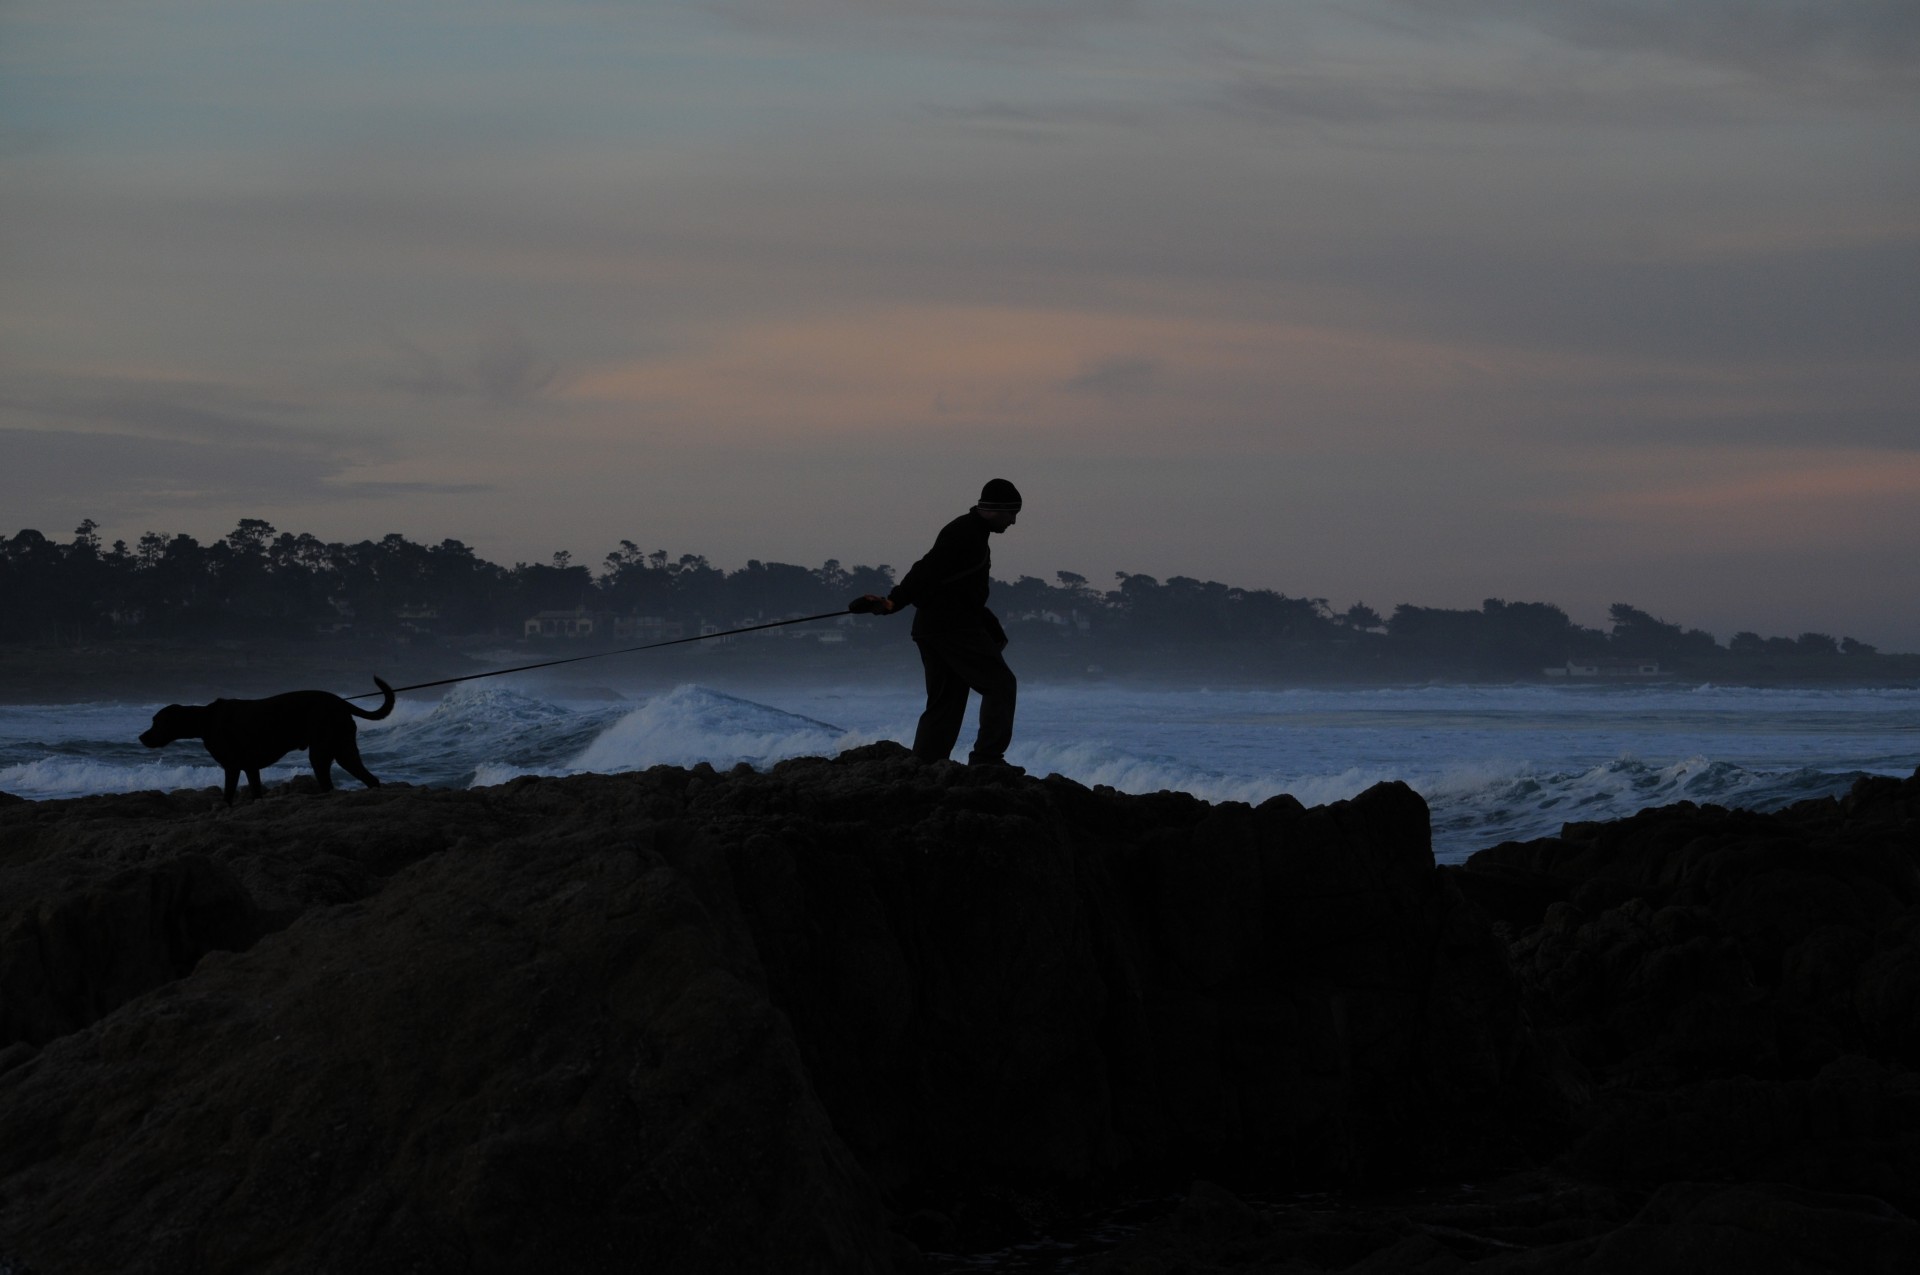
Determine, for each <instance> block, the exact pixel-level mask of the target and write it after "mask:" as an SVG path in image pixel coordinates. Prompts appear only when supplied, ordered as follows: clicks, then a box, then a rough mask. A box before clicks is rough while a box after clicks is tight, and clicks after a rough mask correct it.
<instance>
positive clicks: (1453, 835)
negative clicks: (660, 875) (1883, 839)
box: [0, 678, 1920, 862]
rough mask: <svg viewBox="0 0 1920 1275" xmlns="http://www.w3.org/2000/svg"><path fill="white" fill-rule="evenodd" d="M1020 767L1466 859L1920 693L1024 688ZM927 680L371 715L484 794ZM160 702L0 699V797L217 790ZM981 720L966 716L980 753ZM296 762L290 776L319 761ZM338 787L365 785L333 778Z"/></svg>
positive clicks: (494, 698)
mask: <svg viewBox="0 0 1920 1275" xmlns="http://www.w3.org/2000/svg"><path fill="white" fill-rule="evenodd" d="M1020 695H1021V698H1020V711H1019V717H1018V721H1017V724H1016V728H1015V740H1014V746H1013V748H1012V749H1011V750H1010V752H1009V754H1008V757H1009V760H1011V761H1013V762H1016V763H1018V764H1019V765H1022V766H1024V767H1026V768H1027V770H1028V772H1029V773H1031V774H1035V775H1045V774H1048V773H1051V772H1058V773H1060V774H1062V775H1066V776H1068V777H1069V778H1072V779H1075V780H1078V781H1079V782H1081V783H1084V784H1089V785H1091V784H1108V785H1111V786H1112V787H1114V788H1117V789H1120V790H1121V791H1124V792H1154V791H1159V790H1163V789H1171V790H1176V791H1182V792H1190V793H1193V794H1194V795H1196V796H1198V797H1202V798H1206V799H1208V800H1213V801H1223V800H1230V801H1245V802H1260V801H1264V800H1265V799H1267V798H1268V797H1271V796H1273V795H1275V794H1277V793H1283V792H1285V793H1291V794H1293V795H1294V796H1295V797H1298V798H1299V799H1300V800H1301V801H1303V802H1305V803H1306V804H1308V805H1316V804H1319V803H1322V802H1327V801H1334V800H1338V799H1340V798H1344V797H1351V796H1353V795H1354V794H1356V793H1358V792H1360V791H1361V790H1363V789H1365V788H1366V787H1368V786H1369V785H1371V784H1374V783H1377V782H1380V781H1382V780H1388V779H1401V780H1405V781H1406V782H1407V783H1409V784H1411V785H1412V786H1413V787H1414V788H1415V789H1416V790H1418V791H1419V792H1420V793H1421V794H1422V795H1423V796H1424V797H1425V798H1426V799H1427V802H1428V804H1429V805H1430V807H1431V808H1432V811H1433V827H1434V850H1435V853H1436V855H1437V856H1438V857H1439V858H1440V859H1441V860H1442V861H1443V862H1446V861H1458V860H1460V859H1463V858H1465V857H1466V856H1467V855H1468V854H1470V853H1472V852H1473V851H1475V850H1478V849H1481V848H1482V847H1485V846H1489V845H1493V844H1495V843H1497V842H1500V841H1504V840H1507V839H1510V838H1526V837H1536V836H1545V835H1550V834H1552V833H1554V832H1556V831H1558V829H1559V828H1560V825H1561V824H1563V823H1565V822H1568V821H1570V820H1584V819H1610V818H1617V817H1620V816H1623V815H1628V814H1631V813H1633V812H1634V811H1636V810H1639V809H1641V808H1643V807H1646V806H1654V805H1661V804H1665V803H1667V802H1672V801H1680V800H1692V801H1698V802H1713V803H1717V804H1720V805H1727V806H1740V807H1746V808H1750V809H1756V810H1771V809H1777V808H1779V807H1781V806H1785V805H1789V804H1791V803H1793V802H1795V801H1799V800H1801V799H1803V798H1806V797H1812V796H1821V795H1826V794H1833V793H1840V792H1844V791H1845V790H1846V789H1847V787H1848V786H1849V785H1851V784H1852V782H1853V781H1854V780H1855V779H1857V778H1859V777H1860V776H1862V775H1867V774H1884V775H1902V776H1904V775H1908V774H1911V773H1913V770H1914V768H1915V766H1916V764H1920V691H1916V690H1913V689H1893V690H1756V689H1752V688H1738V687H1717V686H1697V687H1680V686H1634V687H1606V686H1540V685H1515V686H1422V687H1403V688H1380V689H1368V690H1263V691H1248V690H1219V691H1207V690H1191V691H1174V690H1147V689H1140V688H1135V687H1125V686H1071V687H1068V686H1044V685H1023V686H1022V687H1021V692H1020ZM920 704H921V698H920V694H919V691H918V689H917V688H915V687H911V686H906V685H894V686H886V685H879V686H814V687H787V688H782V689H778V690H769V689H764V688H763V689H759V690H755V691H751V692H744V691H742V692H733V693H730V692H729V691H727V690H721V689H716V688H714V687H709V686H703V685H683V686H679V687H676V688H674V689H672V690H668V691H664V692H659V693H654V694H649V695H644V696H642V695H634V696H631V697H628V698H623V699H611V700H609V699H605V698H601V699H592V700H577V699H570V698H567V697H565V696H564V695H561V694H556V693H555V692H552V691H547V690H542V689H541V688H540V687H539V686H538V685H537V684H533V683H522V682H515V681H512V680H510V679H507V678H501V679H489V680H485V681H477V682H469V683H465V684H462V685H459V686H455V687H453V688H452V689H451V690H450V691H449V692H448V693H446V694H445V695H444V696H443V697H441V698H432V693H421V694H417V695H412V696H406V695H403V696H402V697H401V700H400V703H399V704H398V706H397V707H396V708H395V710H394V713H393V715H392V716H391V717H389V718H388V719H387V720H385V721H381V722H362V723H360V744H361V752H362V754H363V755H364V756H365V758H366V760H367V764H368V766H369V767H370V768H371V769H372V770H373V772H374V773H375V774H377V775H379V776H380V777H381V778H382V779H387V780H402V781H406V782H410V783H421V784H435V785H442V786H451V787H467V786H471V785H479V784H495V783H501V782H504V781H506V780H508V779H510V778H512V777H513V776H515V775H521V774H540V775H567V774H576V773H582V772H602V773H612V772H618V771H626V770H637V769H643V768H645V767H648V766H655V765H661V764H670V765H678V766H690V765H693V764H694V763H696V762H701V761H705V762H710V763H712V764H713V765H714V766H716V767H718V768H721V769H725V768H727V767H729V766H732V765H735V764H737V763H739V762H743V761H744V762H747V763H749V764H750V765H753V766H756V767H766V766H769V765H771V764H773V763H774V762H777V761H780V760H781V759H783V758H787V757H798V756H806V755H829V756H830V755H832V754H834V753H837V752H839V751H840V750H842V749H844V748H849V747H852V746H854V745H858V744H866V743H872V742H874V741H876V740H881V739H896V740H902V741H907V740H911V739H912V736H913V726H914V721H915V719H916V717H917V716H918V714H919V710H920ZM156 707H157V705H154V704H121V703H113V704H78V705H72V704H69V705H55V706H46V705H34V706H4V705H0V791H4V792H9V793H12V794H14V795H16V796H20V797H27V798H32V799H53V798H64V797H76V796H84V795H88V794H93V793H107V792H131V791H136V790H140V789H152V788H160V789H172V788H204V787H213V786H217V785H218V784H219V783H220V782H221V774H220V771H219V768H218V767H216V766H214V765H213V763H212V760H211V759H210V758H209V757H207V755H206V754H205V752H204V751H203V750H202V749H201V747H200V745H199V743H198V742H197V741H181V742H180V743H177V744H174V745H171V746H170V747H168V748H165V749H161V750H158V751H150V750H148V749H145V748H143V747H141V745H140V743H139V741H138V739H137V738H136V737H137V736H138V735H139V733H140V732H141V731H142V730H144V729H145V728H146V726H147V723H148V720H149V718H150V717H151V715H152V713H153V711H154V709H155V708H156ZM971 730H972V722H971V720H969V722H968V727H967V733H966V734H963V736H962V739H961V745H960V748H959V750H958V751H959V753H960V755H962V756H964V755H965V749H966V744H967V741H968V739H969V738H970V735H971ZM304 765H305V763H304V758H302V757H301V756H299V755H296V756H294V757H292V758H289V759H288V760H287V761H285V762H282V763H281V764H280V765H279V766H277V767H275V768H273V769H272V770H270V771H269V772H267V775H266V778H267V781H268V782H269V783H273V782H278V781H283V780H285V779H287V778H290V777H292V776H293V775H295V774H298V773H300V772H301V770H302V769H304ZM334 778H335V782H336V783H337V784H339V785H340V786H342V787H352V786H354V785H355V783H356V781H355V780H353V779H352V778H351V777H349V776H348V775H346V774H345V773H344V772H342V771H339V770H336V771H335V775H334Z"/></svg>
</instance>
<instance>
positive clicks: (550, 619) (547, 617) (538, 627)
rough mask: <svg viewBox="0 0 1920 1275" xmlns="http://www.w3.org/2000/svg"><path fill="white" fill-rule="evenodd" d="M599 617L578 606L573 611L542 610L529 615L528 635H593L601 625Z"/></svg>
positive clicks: (576, 636) (558, 636)
mask: <svg viewBox="0 0 1920 1275" xmlns="http://www.w3.org/2000/svg"><path fill="white" fill-rule="evenodd" d="M599 619H600V617H599V616H597V615H595V614H593V613H592V612H590V611H588V610H587V609H586V608H585V607H576V608H575V609H573V610H571V611H542V612H540V613H539V614H538V615H534V616H530V617H528V619H527V623H526V635H527V636H528V637H530V638H585V637H592V636H593V634H594V631H595V629H597V628H598V627H599Z"/></svg>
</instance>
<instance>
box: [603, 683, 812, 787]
mask: <svg viewBox="0 0 1920 1275" xmlns="http://www.w3.org/2000/svg"><path fill="white" fill-rule="evenodd" d="M848 746H849V735H848V732H846V731H844V730H842V729H840V728H839V727H838V726H830V725H828V724H827V723H826V722H821V721H815V720H814V719H813V718H811V717H802V716H800V715H799V714H797V713H787V712H782V711H781V710H779V709H777V708H770V707H768V706H767V705H765V704H756V703H754V702H753V701H751V700H744V699H737V698H735V697H734V696H731V695H723V694H721V693H720V692H718V691H710V690H708V689H706V688H705V687H700V686H681V687H677V688H675V689H674V690H672V691H669V692H668V693H667V694H665V695H661V696H658V697H656V698H654V699H651V700H648V701H647V702H646V703H645V704H643V705H641V706H640V707H639V708H636V709H634V710H633V711H631V712H629V713H627V714H626V715H625V716H623V717H621V718H620V719H619V720H618V721H616V722H614V723H613V724H612V725H610V726H608V727H607V728H606V729H605V730H603V731H601V732H600V734H599V735H598V736H596V737H595V738H594V740H593V741H592V742H591V743H589V744H588V745H587V746H586V747H585V748H583V749H582V750H581V751H580V753H579V754H578V755H577V756H575V757H574V758H573V759H572V760H571V761H570V762H568V763H567V767H568V769H570V770H576V771H579V770H592V771H603V772H610V771H623V770H642V769H645V768H646V767H648V766H691V765H693V764H695V763H696V762H703V761H704V762H709V763H711V764H712V765H714V766H720V767H725V766H731V765H734V764H736V763H739V762H743V761H744V762H746V763H748V764H749V765H753V766H762V765H767V764H770V763H772V762H776V761H780V760H782V759H784V758H788V757H801V756H807V755H818V754H825V755H827V756H832V755H833V754H835V753H838V752H840V751H841V749H843V748H845V747H848Z"/></svg>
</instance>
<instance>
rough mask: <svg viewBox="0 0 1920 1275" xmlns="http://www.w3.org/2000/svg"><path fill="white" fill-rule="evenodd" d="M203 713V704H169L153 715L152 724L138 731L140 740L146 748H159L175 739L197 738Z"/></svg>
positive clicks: (204, 709)
mask: <svg viewBox="0 0 1920 1275" xmlns="http://www.w3.org/2000/svg"><path fill="white" fill-rule="evenodd" d="M205 713H206V707H205V705H200V704H169V705H167V706H166V707H165V708H163V709H161V710H160V711H159V712H157V713H155V714H154V715H153V725H151V726H149V727H147V729H146V730H144V731H142V732H141V733H140V742H141V743H143V744H145V745H146V746H147V747H148V748H159V747H162V746H163V745H166V744H171V743H172V742H173V741H174V740H176V739H197V738H199V735H200V732H201V730H202V726H201V718H202V716H203V715H204V714H205Z"/></svg>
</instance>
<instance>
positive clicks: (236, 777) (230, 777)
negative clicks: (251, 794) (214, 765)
mask: <svg viewBox="0 0 1920 1275" xmlns="http://www.w3.org/2000/svg"><path fill="white" fill-rule="evenodd" d="M226 769H227V804H228V805H229V806H231V805H232V804H233V792H234V789H236V788H238V787H239V786H240V768H239V767H238V766H228V767H227V768H226Z"/></svg>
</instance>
